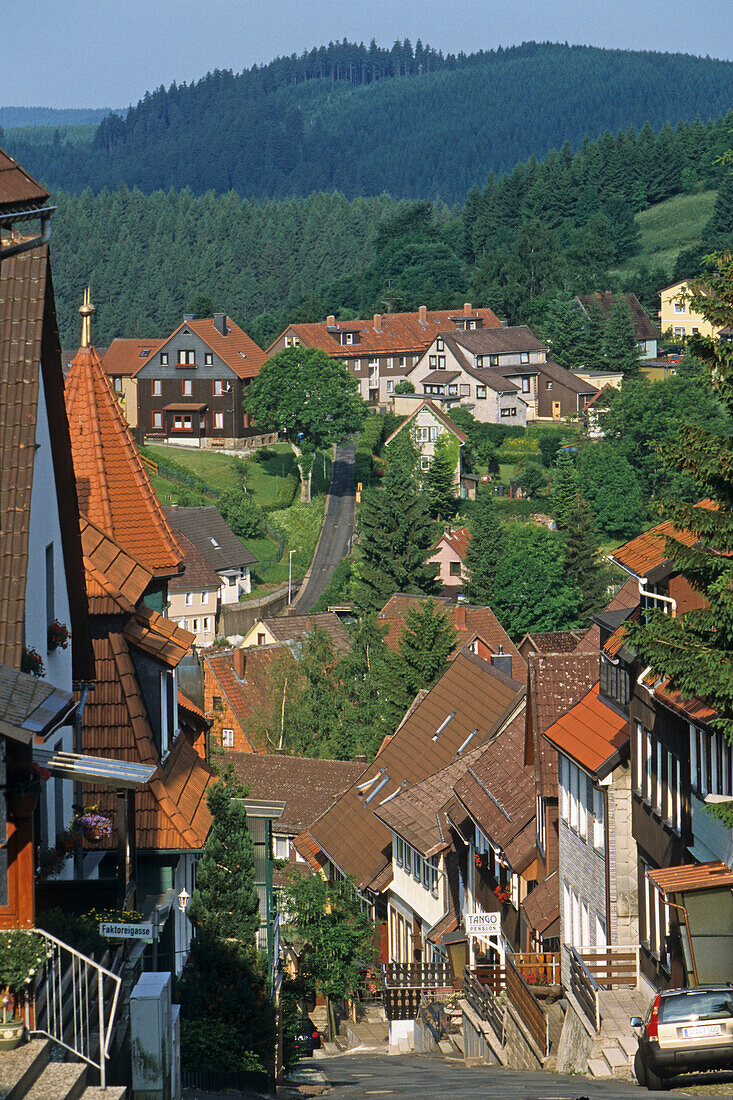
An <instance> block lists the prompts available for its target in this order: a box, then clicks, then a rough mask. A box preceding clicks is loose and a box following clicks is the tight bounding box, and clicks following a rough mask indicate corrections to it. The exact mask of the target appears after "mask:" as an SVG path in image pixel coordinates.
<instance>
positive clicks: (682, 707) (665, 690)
mask: <svg viewBox="0 0 733 1100" xmlns="http://www.w3.org/2000/svg"><path fill="white" fill-rule="evenodd" d="M644 683H645V684H646V685H647V687H650V688H652V690H653V691H654V697H655V698H656V699H658V700H659V702H660V703H664V705H665V706H667V707H669V708H670V710H674V711H676V712H677V713H678V714H681V715H683V717H685V718H687V719H688V720H689V721H692V722H706V723H707V722H710V721H711V720H712V719H713V718H717V716H718V712H717V711H716V710H714V709H713V708H712V707H711V706H710V705H709V704H708V703H707V702H706V701H705V700H704V699H695V698H692V699H687V698H685V696H683V694H682V692H681V691H678V690H677V689H676V688H671V687H670V686H669V677H661V678H660V677H658V676H657V675H656V673H654V672H650V673H649V674H648V675H647V676H646V677H645V679H644Z"/></svg>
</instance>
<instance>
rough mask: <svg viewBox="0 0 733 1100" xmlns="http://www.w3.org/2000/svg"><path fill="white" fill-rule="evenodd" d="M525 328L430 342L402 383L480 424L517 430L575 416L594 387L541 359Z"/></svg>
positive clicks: (540, 346) (541, 349)
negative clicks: (461, 410) (462, 411)
mask: <svg viewBox="0 0 733 1100" xmlns="http://www.w3.org/2000/svg"><path fill="white" fill-rule="evenodd" d="M547 352H548V347H547V344H545V343H543V342H542V341H541V340H538V339H537V337H536V336H535V335H534V333H533V332H532V331H531V329H529V328H528V327H527V326H526V325H518V326H516V327H513V328H510V327H504V326H502V327H500V328H498V329H486V330H484V331H475V332H460V333H448V334H446V335H441V336H438V337H436V338H435V340H434V341H433V343H432V344H431V345H430V347H429V348H428V349H427V351H426V353H425V354H424V355H423V356H422V358H421V359H420V360H419V362H418V363H417V364H416V366H415V367H414V368H413V369H412V370H411V371H410V372H409V374H408V380H409V381H410V382H412V383H413V385H414V386H415V389H416V391H417V392H418V393H420V394H422V395H423V396H427V397H430V398H431V400H435V401H440V402H441V403H445V405H446V408H448V409H450V408H453V407H461V408H466V409H468V410H469V411H470V412H471V413H472V414H473V416H474V417H475V418H476V420H479V421H481V422H482V423H490V424H499V423H508V424H509V425H511V426H512V427H516V426H519V427H522V426H524V425H525V424H526V423H527V421H532V420H559V419H561V418H562V417H565V416H577V415H578V413H580V412H582V411H583V409H584V407H585V405H586V404H587V402H588V401H589V400H590V399H591V398H592V397H593V396H594V394H595V392H596V389H595V387H594V386H592V385H591V384H590V383H588V382H586V381H584V380H582V379H581V378H579V377H578V376H577V375H575V374H574V373H573V372H571V371H566V370H565V369H564V368H563V367H560V366H558V364H557V363H553V362H552V361H551V360H548V358H547Z"/></svg>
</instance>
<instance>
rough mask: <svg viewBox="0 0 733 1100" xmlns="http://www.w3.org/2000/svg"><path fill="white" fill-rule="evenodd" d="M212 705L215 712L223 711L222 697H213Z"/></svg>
mask: <svg viewBox="0 0 733 1100" xmlns="http://www.w3.org/2000/svg"><path fill="white" fill-rule="evenodd" d="M211 705H212V707H213V708H214V710H221V695H212V696H211Z"/></svg>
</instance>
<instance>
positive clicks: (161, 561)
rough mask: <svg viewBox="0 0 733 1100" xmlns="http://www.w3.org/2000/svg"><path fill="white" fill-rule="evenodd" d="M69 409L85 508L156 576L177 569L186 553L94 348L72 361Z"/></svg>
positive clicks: (175, 571)
mask: <svg viewBox="0 0 733 1100" xmlns="http://www.w3.org/2000/svg"><path fill="white" fill-rule="evenodd" d="M66 411H67V414H68V418H69V429H70V432H71V447H72V453H73V456H74V470H75V472H76V483H77V490H78V493H79V506H80V510H81V512H82V513H83V514H84V515H85V516H87V517H88V519H89V520H91V522H92V523H93V524H94V525H95V526H96V527H98V528H99V529H100V530H101V531H103V532H104V533H105V534H106V535H108V536H109V537H110V538H111V539H113V540H114V542H116V543H117V544H118V545H119V546H121V547H122V549H123V550H125V551H127V553H128V554H131V555H132V556H133V557H134V558H136V559H137V560H138V561H139V562H141V563H142V564H143V565H144V566H145V567H146V568H147V569H149V570H150V572H151V573H152V574H153V576H170V575H172V574H175V573H177V572H178V570H179V566H180V564H181V562H182V561H183V554H182V552H181V550H180V548H179V546H178V543H177V542H176V540H175V538H174V536H173V532H172V531H171V528H170V526H169V524H168V521H167V520H166V518H165V516H164V515H163V511H162V509H161V507H160V504H159V503H158V499H157V497H156V496H155V493H154V492H153V487H152V485H151V484H150V479H149V477H148V474H147V471H146V469H145V467H144V466H143V464H142V461H141V459H140V455H139V454H138V452H137V450H136V448H135V445H134V443H133V441H132V436H131V435H130V429H129V427H128V425H127V422H126V421H125V418H124V416H123V414H122V410H121V409H120V405H119V402H118V401H117V398H116V397H115V394H114V390H113V389H112V386H111V384H110V381H109V378H108V377H107V375H106V374H105V372H104V368H103V367H102V363H101V361H100V359H99V356H98V355H97V353H96V351H95V350H94V348H80V350H79V351H78V352H77V354H76V356H75V358H74V360H73V362H72V364H71V368H70V370H69V373H68V375H67V378H66Z"/></svg>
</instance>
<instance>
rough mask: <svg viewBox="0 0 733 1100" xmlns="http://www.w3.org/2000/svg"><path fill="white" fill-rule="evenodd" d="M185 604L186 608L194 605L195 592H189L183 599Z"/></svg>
mask: <svg viewBox="0 0 733 1100" xmlns="http://www.w3.org/2000/svg"><path fill="white" fill-rule="evenodd" d="M183 602H184V603H185V605H186V607H190V606H191V605H192V603H193V592H187V593H186V595H185V596H184V597H183Z"/></svg>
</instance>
